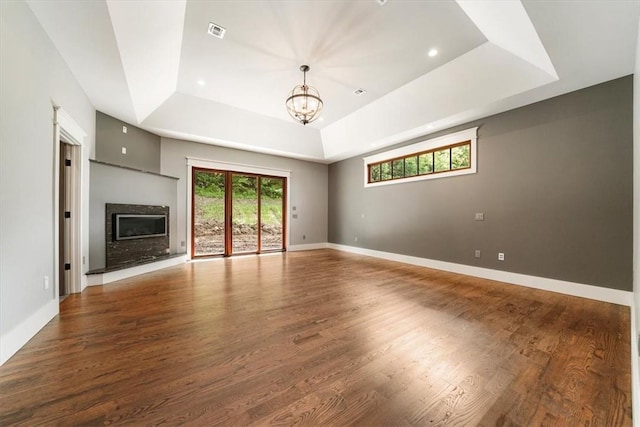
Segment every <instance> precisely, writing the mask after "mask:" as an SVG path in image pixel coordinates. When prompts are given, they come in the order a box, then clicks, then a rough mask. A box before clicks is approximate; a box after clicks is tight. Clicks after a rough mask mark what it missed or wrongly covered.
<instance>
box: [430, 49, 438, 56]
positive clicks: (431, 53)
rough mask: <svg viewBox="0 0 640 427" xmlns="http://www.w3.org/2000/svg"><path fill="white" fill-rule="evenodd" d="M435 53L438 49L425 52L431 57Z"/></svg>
mask: <svg viewBox="0 0 640 427" xmlns="http://www.w3.org/2000/svg"><path fill="white" fill-rule="evenodd" d="M437 54H438V49H431V50H430V51H429V53H427V55H429V56H430V57H431V58H433V57H434V56H436V55H437Z"/></svg>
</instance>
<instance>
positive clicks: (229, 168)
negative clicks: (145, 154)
mask: <svg viewBox="0 0 640 427" xmlns="http://www.w3.org/2000/svg"><path fill="white" fill-rule="evenodd" d="M194 167H195V168H202V169H213V170H218V171H224V172H239V173H247V174H257V175H266V176H273V177H280V178H286V184H285V186H286V191H285V193H286V197H285V209H284V210H283V216H284V218H285V223H286V220H287V219H288V218H289V206H291V204H290V203H289V199H290V197H291V196H290V195H291V191H290V188H291V182H290V181H291V171H289V170H284V169H275V168H269V167H263V166H252V165H246V164H241V163H229V162H222V161H217V160H208V159H202V158H197V157H187V197H186V202H187V251H188V255H189V259H194V254H193V244H192V241H191V240H192V230H191V228H192V225H193V224H192V223H193V221H192V220H191V218H192V215H193V214H192V200H191V199H192V197H191V195H192V194H193V168H194ZM289 230H290V227H286V226H285V228H284V249H285V250H286V249H287V248H288V247H289V241H290V239H289Z"/></svg>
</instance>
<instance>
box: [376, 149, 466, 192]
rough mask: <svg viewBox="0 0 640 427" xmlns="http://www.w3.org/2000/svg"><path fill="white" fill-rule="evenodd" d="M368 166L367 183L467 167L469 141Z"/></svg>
mask: <svg viewBox="0 0 640 427" xmlns="http://www.w3.org/2000/svg"><path fill="white" fill-rule="evenodd" d="M368 167H369V183H372V182H380V181H387V180H390V179H401V178H407V177H412V176H418V175H427V174H432V173H441V172H449V171H452V170H459V169H469V168H470V167H471V141H464V142H461V143H458V144H454V145H449V146H446V147H441V148H438V149H435V150H429V151H425V152H422V153H415V154H410V155H408V156H405V157H400V158H398V159H391V160H387V161H384V162H378V163H371V164H369V165H368Z"/></svg>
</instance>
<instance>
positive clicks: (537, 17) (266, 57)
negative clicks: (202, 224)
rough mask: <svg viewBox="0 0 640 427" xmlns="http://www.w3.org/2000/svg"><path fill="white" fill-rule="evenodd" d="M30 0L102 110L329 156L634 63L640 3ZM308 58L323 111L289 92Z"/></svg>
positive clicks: (223, 138) (174, 129)
mask: <svg viewBox="0 0 640 427" xmlns="http://www.w3.org/2000/svg"><path fill="white" fill-rule="evenodd" d="M28 4H29V5H30V7H31V9H32V10H33V12H34V14H35V15H36V17H37V18H38V20H39V21H40V23H41V24H42V26H43V28H44V29H45V31H46V32H47V33H48V34H49V36H50V37H51V39H52V41H53V43H54V44H55V46H56V47H57V49H58V50H59V51H60V53H61V55H62V56H63V58H64V59H65V61H66V62H67V64H68V65H69V67H70V68H71V70H72V72H73V73H74V75H75V76H76V78H77V79H78V81H79V83H80V85H81V86H82V87H83V88H84V90H85V92H86V93H87V95H88V96H89V98H90V99H91V101H92V102H93V104H94V106H95V107H96V109H98V110H100V111H103V112H105V113H106V114H109V115H111V116H114V117H116V118H118V119H120V120H123V121H125V122H128V123H132V124H135V125H137V126H140V127H142V128H144V129H147V130H149V131H151V132H154V133H156V134H159V135H162V136H168V137H175V138H181V139H187V140H192V141H197V142H203V143H209V144H217V145H224V146H229V147H236V148H241V149H245V150H253V151H258V152H266V153H272V154H278V155H283V156H289V157H294V158H302V159H308V160H313V161H319V162H327V163H328V162H332V161H336V160H340V159H344V158H347V157H350V156H353V155H359V154H362V153H365V152H367V151H371V150H372V149H375V148H379V147H384V146H387V145H391V144H394V143H398V142H401V141H404V140H407V139H410V138H414V137H419V136H423V135H424V136H426V135H428V134H429V133H431V132H434V131H437V130H440V129H444V128H447V127H451V126H454V125H456V124H460V123H463V122H466V121H469V120H473V119H476V118H479V117H483V116H486V115H489V114H494V113H498V112H501V111H505V110H508V109H511V108H515V107H519V106H522V105H526V104H529V103H532V102H535V101H538V100H542V99H545V98H549V97H551V96H556V95H560V94H562V93H566V92H569V91H572V90H577V89H580V88H583V87H586V86H590V85H593V84H597V83H600V82H603V81H607V80H611V79H614V78H617V77H621V76H624V75H628V74H631V73H632V72H633V66H634V62H635V57H634V55H635V42H636V35H637V31H638V23H639V18H640V2H639V1H637V0H636V1H623V0H619V1H615V2H614V1H604V0H603V1H589V0H587V1H580V0H576V1H562V0H558V1H553V2H552V1H544V2H543V1H535V0H532V1H528V0H525V1H522V2H521V1H517V0H515V1H480V0H458V1H453V0H442V1H402V0H389V1H388V2H386V3H385V4H384V5H380V4H379V3H378V2H377V1H375V0H366V1H364V0H363V1H331V0H307V1H266V0H244V1H219V0H216V1H202V0H186V1H185V0H179V1H167V0H165V1H137V0H130V1H120V0H106V1H105V0H93V1H86V2H78V1H73V0H65V1H62V0H51V1H35V0H30V1H28ZM210 22H214V23H215V24H217V25H220V26H222V27H225V28H226V30H227V31H226V34H225V37H224V38H223V39H218V38H215V37H213V36H211V35H209V34H207V28H208V26H209V23H210ZM433 48H435V49H437V50H438V52H439V53H438V55H437V56H435V57H430V56H429V55H427V52H428V51H429V50H430V49H433ZM301 64H308V65H310V66H311V71H310V72H309V73H308V75H307V80H308V82H309V84H311V85H312V86H315V87H316V88H318V90H319V91H320V94H321V96H322V98H323V100H324V104H325V108H324V110H323V114H322V120H321V121H316V122H314V123H313V124H311V125H308V126H302V125H299V124H297V123H295V122H294V121H293V120H292V119H291V118H290V117H289V116H288V114H287V112H286V109H285V107H284V100H285V99H286V96H287V95H288V93H289V91H290V90H291V89H292V88H293V87H294V86H295V85H296V84H300V83H301V80H302V74H301V72H300V71H299V66H300V65H301ZM359 88H361V89H364V90H365V91H366V92H365V93H364V94H363V95H360V96H357V95H355V94H354V93H353V92H354V91H355V90H356V89H359Z"/></svg>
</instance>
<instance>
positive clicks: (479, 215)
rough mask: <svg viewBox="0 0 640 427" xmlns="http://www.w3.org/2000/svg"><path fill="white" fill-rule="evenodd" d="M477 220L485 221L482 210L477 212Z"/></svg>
mask: <svg viewBox="0 0 640 427" xmlns="http://www.w3.org/2000/svg"><path fill="white" fill-rule="evenodd" d="M476 221H484V214H483V213H482V212H478V213H476Z"/></svg>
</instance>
